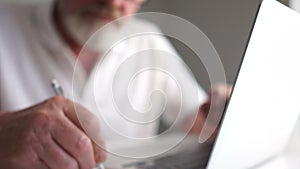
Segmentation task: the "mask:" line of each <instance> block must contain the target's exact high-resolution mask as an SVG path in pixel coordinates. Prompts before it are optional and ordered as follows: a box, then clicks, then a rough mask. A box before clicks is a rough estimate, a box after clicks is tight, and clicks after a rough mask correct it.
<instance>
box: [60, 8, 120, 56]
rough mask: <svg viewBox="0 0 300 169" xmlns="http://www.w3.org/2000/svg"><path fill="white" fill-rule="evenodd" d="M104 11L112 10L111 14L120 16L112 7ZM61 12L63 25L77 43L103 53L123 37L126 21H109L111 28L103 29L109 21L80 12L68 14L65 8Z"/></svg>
mask: <svg viewBox="0 0 300 169" xmlns="http://www.w3.org/2000/svg"><path fill="white" fill-rule="evenodd" d="M60 9H63V8H60ZM103 11H104V12H105V13H108V12H111V15H115V16H114V17H119V16H120V14H119V13H118V12H116V11H115V10H112V9H105V10H104V8H103ZM59 13H60V16H61V18H62V22H63V26H64V27H65V29H66V30H67V31H68V33H69V35H70V36H71V37H72V38H73V39H74V40H75V41H76V43H78V44H79V45H84V46H85V47H87V48H89V49H92V50H95V51H100V52H101V53H103V52H104V51H107V50H108V49H110V48H111V47H112V45H113V44H114V43H115V42H117V41H118V40H119V39H120V37H121V34H122V28H123V26H124V23H123V22H121V21H114V22H112V23H109V28H105V29H102V28H103V27H104V26H105V25H106V24H107V23H106V22H105V21H101V20H100V19H95V18H93V17H88V16H83V15H81V14H80V13H74V14H73V13H72V14H68V13H66V12H64V10H60V11H59ZM104 15H108V14H104Z"/></svg>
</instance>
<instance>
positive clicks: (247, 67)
mask: <svg viewBox="0 0 300 169" xmlns="http://www.w3.org/2000/svg"><path fill="white" fill-rule="evenodd" d="M299 73H300V15H299V14H298V13H296V12H294V11H292V10H291V9H289V8H288V7H286V6H284V5H282V4H281V3H279V2H277V1H275V0H264V1H263V2H262V3H261V4H260V7H259V9H258V12H257V16H256V19H255V22H254V23H253V28H252V32H251V35H250V38H249V41H248V45H247V48H246V50H245V53H244V57H243V60H242V63H241V65H240V69H239V73H238V76H237V78H236V81H235V83H234V87H233V91H232V94H231V98H230V100H229V102H228V105H227V107H226V109H225V113H224V115H223V119H222V122H221V123H220V129H219V132H218V135H217V137H216V139H215V140H214V141H213V143H209V144H208V143H203V144H200V143H199V141H198V138H197V137H192V136H190V137H187V138H186V139H185V140H184V141H183V142H182V143H180V145H178V146H176V147H175V148H174V149H172V150H171V151H168V152H166V153H163V154H161V155H158V156H154V157H149V158H141V159H129V158H123V157H118V156H117V155H113V154H109V156H108V161H107V162H106V164H105V165H106V166H107V167H106V168H108V169H109V168H110V169H113V168H122V169H159V168H162V169H167V168H168V169H202V168H207V169H245V168H258V167H262V166H263V165H266V164H271V163H274V164H277V163H278V161H276V159H278V157H280V156H281V155H282V154H284V152H285V150H286V147H287V146H288V145H289V140H290V138H291V135H292V133H293V131H294V127H295V125H296V122H297V119H298V116H299V114H300V102H299V101H300V78H299ZM177 137H180V133H174V134H172V135H168V136H165V137H163V138H159V139H158V140H156V141H154V142H149V144H144V145H126V144H125V143H122V145H123V146H120V149H122V150H120V151H123V152H126V151H130V152H133V153H136V154H138V153H139V151H152V150H153V149H159V148H160V146H163V145H167V144H169V143H171V142H172V140H174V139H176V138H177ZM124 145H125V146H124ZM283 168H284V167H283ZM295 168H296V167H295Z"/></svg>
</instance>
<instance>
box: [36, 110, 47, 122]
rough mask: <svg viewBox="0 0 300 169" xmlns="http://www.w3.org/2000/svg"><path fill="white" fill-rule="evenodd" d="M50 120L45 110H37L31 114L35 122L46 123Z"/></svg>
mask: <svg viewBox="0 0 300 169" xmlns="http://www.w3.org/2000/svg"><path fill="white" fill-rule="evenodd" d="M49 120H50V115H49V113H48V111H47V110H40V111H37V112H36V113H35V114H34V116H33V121H34V123H35V124H47V123H48V122H49Z"/></svg>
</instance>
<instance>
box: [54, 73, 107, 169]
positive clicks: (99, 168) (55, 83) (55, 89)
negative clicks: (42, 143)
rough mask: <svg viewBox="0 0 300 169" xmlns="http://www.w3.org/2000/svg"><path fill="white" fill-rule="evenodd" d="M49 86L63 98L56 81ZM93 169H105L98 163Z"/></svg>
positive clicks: (61, 90) (62, 92)
mask: <svg viewBox="0 0 300 169" xmlns="http://www.w3.org/2000/svg"><path fill="white" fill-rule="evenodd" d="M51 86H52V88H53V90H54V92H55V94H56V95H57V96H62V97H64V90H63V89H62V87H61V86H60V85H59V83H58V81H57V80H56V79H53V80H52V82H51ZM94 169H105V168H104V165H103V164H101V163H99V164H97V165H96V168H94Z"/></svg>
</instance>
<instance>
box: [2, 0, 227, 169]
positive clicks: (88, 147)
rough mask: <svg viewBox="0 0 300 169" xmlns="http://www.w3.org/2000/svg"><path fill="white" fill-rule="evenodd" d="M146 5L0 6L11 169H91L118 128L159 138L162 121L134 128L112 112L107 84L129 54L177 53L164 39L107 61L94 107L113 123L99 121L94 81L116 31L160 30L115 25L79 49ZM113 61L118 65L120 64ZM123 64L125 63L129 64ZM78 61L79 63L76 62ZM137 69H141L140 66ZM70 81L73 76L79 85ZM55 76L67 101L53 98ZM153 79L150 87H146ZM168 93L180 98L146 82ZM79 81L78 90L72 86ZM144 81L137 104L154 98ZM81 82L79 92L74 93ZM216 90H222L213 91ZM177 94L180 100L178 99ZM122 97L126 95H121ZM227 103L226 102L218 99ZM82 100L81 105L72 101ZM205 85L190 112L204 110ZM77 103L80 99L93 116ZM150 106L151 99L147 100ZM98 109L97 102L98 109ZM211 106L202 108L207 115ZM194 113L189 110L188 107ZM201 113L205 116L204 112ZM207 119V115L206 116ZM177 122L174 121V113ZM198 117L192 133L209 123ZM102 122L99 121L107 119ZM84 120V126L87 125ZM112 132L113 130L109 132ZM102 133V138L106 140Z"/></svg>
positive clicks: (134, 1)
mask: <svg viewBox="0 0 300 169" xmlns="http://www.w3.org/2000/svg"><path fill="white" fill-rule="evenodd" d="M143 2H144V1H143V0H86V1H83V0H56V1H54V2H47V3H41V4H38V5H34V6H18V5H11V6H10V5H6V6H1V7H0V8H1V9H0V23H1V27H0V61H1V62H0V64H1V67H0V75H1V76H0V91H1V94H0V111H1V114H0V166H1V168H6V169H32V168H35V169H48V168H51V169H57V168H64V169H67V168H70V169H76V168H80V169H91V168H93V167H94V166H95V164H96V163H97V162H103V161H105V159H106V152H105V151H104V150H103V147H104V140H105V141H106V142H110V141H115V140H117V141H120V140H119V139H120V138H119V137H118V136H117V134H116V133H113V131H114V130H117V131H120V132H122V134H124V135H126V136H130V137H139V138H145V137H149V136H153V135H155V134H156V133H157V130H158V124H159V122H158V121H156V122H154V123H151V124H147V125H139V124H131V123H129V122H128V121H124V119H122V118H121V117H115V116H114V113H112V112H111V111H113V110H112V109H111V107H110V103H109V102H108V101H107V100H109V99H108V98H107V97H108V95H109V94H108V93H107V91H108V89H110V87H111V86H107V84H106V83H104V82H107V81H111V80H112V79H113V75H112V74H110V72H114V70H115V69H116V67H115V65H118V64H120V61H121V60H122V57H124V56H123V55H124V54H125V53H127V52H128V51H130V50H131V49H134V50H136V49H148V48H150V47H151V49H161V48H163V49H164V50H167V51H170V52H173V53H176V52H175V50H174V49H173V48H172V46H171V45H170V44H169V43H168V41H167V40H166V39H165V38H163V37H156V38H154V37H152V36H145V37H142V38H138V39H135V40H131V41H130V43H129V42H128V44H129V45H127V44H126V43H127V42H125V47H123V48H120V49H116V50H115V51H113V52H112V54H111V55H110V56H109V57H108V60H107V61H106V62H104V66H103V70H104V72H106V73H103V74H101V75H97V76H100V77H102V79H103V81H102V82H103V83H99V92H100V93H101V95H100V96H99V97H100V98H96V99H98V100H97V101H96V102H98V103H99V104H100V105H101V106H103V109H102V110H104V112H102V113H103V114H104V116H103V118H104V119H105V118H106V122H108V123H109V125H105V124H104V123H105V122H104V121H105V120H103V119H101V120H102V121H103V122H101V132H100V126H99V123H98V120H95V119H97V118H96V117H95V115H94V114H93V113H91V110H92V111H97V109H96V108H95V107H96V106H95V104H94V103H93V101H92V100H91V99H92V98H93V94H94V92H95V91H94V90H93V86H91V84H92V83H91V82H90V81H91V80H90V79H92V77H93V76H95V74H96V72H97V71H96V70H95V69H96V68H95V65H97V64H96V63H98V60H99V58H100V57H102V56H103V53H104V50H105V49H107V47H108V46H107V45H108V44H109V43H108V42H107V41H109V39H113V38H116V36H115V34H116V32H117V31H118V29H123V30H124V29H125V30H132V29H134V28H136V27H143V28H147V29H149V30H153V31H158V28H157V27H156V26H155V25H153V24H151V23H148V22H146V21H143V20H138V19H134V20H131V21H130V22H128V23H125V24H123V25H121V26H120V27H121V28H118V26H116V29H113V30H109V31H108V32H105V33H102V34H101V33H100V34H99V35H95V36H96V37H95V39H96V42H95V43H96V44H97V45H96V50H95V46H91V47H90V48H89V45H87V54H85V55H84V56H82V57H79V56H80V51H81V50H82V47H83V46H84V43H85V42H86V41H87V40H88V39H89V38H90V36H91V35H92V34H93V33H94V32H95V31H97V30H98V29H99V28H101V27H102V26H103V25H104V24H106V23H108V22H111V21H113V20H114V19H116V18H118V17H121V16H127V15H131V14H134V13H135V12H137V11H138V10H139V8H140V6H141V4H142V3H143ZM115 58H120V61H118V59H117V61H116V62H115ZM123 59H124V58H123ZM76 60H78V62H79V64H76ZM137 64H138V63H137ZM178 69H182V73H183V74H184V76H185V77H187V78H186V81H187V84H194V83H196V82H195V81H193V79H192V78H191V76H190V75H189V73H188V71H187V70H185V67H184V66H182V67H179V68H178ZM72 77H75V78H74V79H73V78H72ZM52 78H56V79H57V80H58V81H59V82H60V83H61V86H62V87H63V88H64V92H65V96H66V97H67V98H70V100H69V99H66V98H63V97H53V95H54V93H53V91H52V89H51V86H50V84H49V82H50V81H51V79H52ZM147 79H148V81H147ZM149 80H150V81H151V82H152V83H151V84H152V85H156V86H166V85H167V86H168V87H165V89H166V92H167V93H168V94H169V95H171V97H172V95H173V96H174V92H173V88H174V83H170V84H168V81H165V80H160V79H159V78H157V77H155V76H150V75H149V76H148V77H147V78H146V82H150V81H149ZM72 82H73V84H72ZM144 82H145V79H142V80H140V82H138V83H137V85H136V86H135V88H136V91H132V92H133V93H138V94H137V95H138V96H136V97H135V98H136V100H134V99H133V102H134V103H139V102H142V103H141V105H144V104H145V103H146V102H147V101H148V100H147V99H148V97H147V93H146V94H145V92H144V91H145V90H147V89H148V90H149V89H152V88H151V84H147V83H146V84H145V83H144ZM74 83H75V87H74ZM149 85H150V86H149ZM213 91H217V90H213ZM175 96H176V94H175ZM120 97H122V96H120ZM219 97H220V98H224V97H225V96H219ZM74 98H76V99H74ZM205 98H206V96H205V94H204V92H203V91H202V89H201V88H200V87H199V99H198V100H191V101H189V102H190V103H189V104H188V105H187V107H192V108H191V109H193V108H195V107H199V104H200V103H203V102H204V101H205ZM71 100H73V101H74V100H76V101H78V102H80V104H83V105H84V106H86V107H88V108H89V110H87V109H86V108H84V107H83V106H81V105H80V104H79V103H75V102H73V101H71ZM145 100H146V101H145ZM98 103H97V104H98ZM209 104H210V100H209V99H208V101H207V103H205V104H204V106H202V108H203V110H201V111H204V110H205V111H206V112H207V108H208V107H209ZM186 109H187V110H188V108H186ZM201 111H200V112H201ZM204 114H205V113H204ZM168 116H169V118H170V117H171V120H166V121H171V122H172V115H171V116H170V115H168ZM78 117H79V118H78ZM199 117H200V118H197V120H196V124H195V126H194V127H193V128H192V130H191V131H192V132H194V133H199V131H201V126H202V124H203V122H204V121H203V119H204V118H202V117H204V116H203V115H202V114H201V116H199ZM101 120H100V121H101ZM82 121H84V122H85V124H86V125H85V126H83V124H82V123H81V122H82ZM111 128H113V129H111ZM100 133H102V136H103V137H102V136H100Z"/></svg>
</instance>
